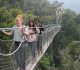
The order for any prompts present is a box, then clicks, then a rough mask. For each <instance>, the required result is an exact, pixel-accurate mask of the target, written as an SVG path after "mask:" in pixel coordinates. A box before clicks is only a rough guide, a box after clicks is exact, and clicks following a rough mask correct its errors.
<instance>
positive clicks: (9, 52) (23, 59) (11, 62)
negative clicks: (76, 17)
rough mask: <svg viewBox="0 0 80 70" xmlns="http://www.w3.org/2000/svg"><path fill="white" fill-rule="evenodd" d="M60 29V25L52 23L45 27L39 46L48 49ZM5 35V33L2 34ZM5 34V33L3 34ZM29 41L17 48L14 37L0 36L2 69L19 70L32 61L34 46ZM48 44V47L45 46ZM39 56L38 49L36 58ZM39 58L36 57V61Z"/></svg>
mask: <svg viewBox="0 0 80 70" xmlns="http://www.w3.org/2000/svg"><path fill="white" fill-rule="evenodd" d="M59 30H60V26H57V25H51V26H46V27H44V31H43V33H42V35H39V36H38V38H39V40H40V41H38V42H37V44H38V46H41V47H42V51H43V52H44V49H47V48H48V46H49V44H50V43H51V41H52V39H53V37H54V36H55V35H56V33H57V32H58V31H59ZM0 34H2V33H0ZM2 35H3V34H2ZM3 36H4V35H3ZM30 45H31V44H29V43H28V42H27V41H25V42H21V43H20V44H19V46H18V47H17V48H15V42H14V40H13V39H12V37H7V38H6V37H5V39H3V38H2V37H0V70H19V68H20V67H23V65H24V66H25V65H26V66H27V65H28V64H29V63H30V62H31V61H32V58H33V57H32V50H31V49H32V47H31V46H30ZM45 45H46V47H44V46H45ZM37 57H39V55H38V51H37V54H36V58H37ZM37 60H38V58H37V59H36V61H37Z"/></svg>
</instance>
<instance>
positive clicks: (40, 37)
mask: <svg viewBox="0 0 80 70" xmlns="http://www.w3.org/2000/svg"><path fill="white" fill-rule="evenodd" d="M34 22H35V24H36V26H37V27H39V30H40V33H39V35H38V44H37V51H38V55H39V54H41V53H42V32H43V31H44V27H43V25H41V24H40V23H39V20H38V19H34Z"/></svg>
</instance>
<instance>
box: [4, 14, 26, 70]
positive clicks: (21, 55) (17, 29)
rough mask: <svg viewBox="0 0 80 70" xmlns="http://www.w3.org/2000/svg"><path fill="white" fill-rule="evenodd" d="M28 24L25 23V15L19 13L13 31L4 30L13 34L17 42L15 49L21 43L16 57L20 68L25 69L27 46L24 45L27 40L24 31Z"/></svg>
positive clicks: (8, 33)
mask: <svg viewBox="0 0 80 70" xmlns="http://www.w3.org/2000/svg"><path fill="white" fill-rule="evenodd" d="M25 28H26V26H25V25H23V16H22V15H17V17H16V18H15V25H14V26H13V27H12V31H11V32H5V31H3V33H4V34H6V35H13V40H14V44H15V49H17V48H18V47H19V46H20V44H21V43H22V44H21V46H20V48H19V49H18V50H17V51H16V52H15V59H16V62H17V64H18V66H19V67H20V70H25V46H23V44H24V42H25V40H24V39H23V38H24V33H23V29H25Z"/></svg>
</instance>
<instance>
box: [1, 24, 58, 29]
mask: <svg viewBox="0 0 80 70" xmlns="http://www.w3.org/2000/svg"><path fill="white" fill-rule="evenodd" d="M50 26H52V25H46V26H43V27H28V28H46V27H50ZM53 26H57V25H53ZM14 28H22V27H14ZM23 28H26V27H23ZM0 30H12V28H0Z"/></svg>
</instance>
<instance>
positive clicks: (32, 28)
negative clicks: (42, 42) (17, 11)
mask: <svg viewBox="0 0 80 70" xmlns="http://www.w3.org/2000/svg"><path fill="white" fill-rule="evenodd" d="M28 32H29V35H28V36H27V41H28V45H29V46H30V47H31V49H32V51H31V52H32V63H34V61H35V58H36V54H37V36H38V33H39V32H40V31H39V29H38V28H36V25H35V24H34V21H33V20H32V19H30V20H29V23H28Z"/></svg>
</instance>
